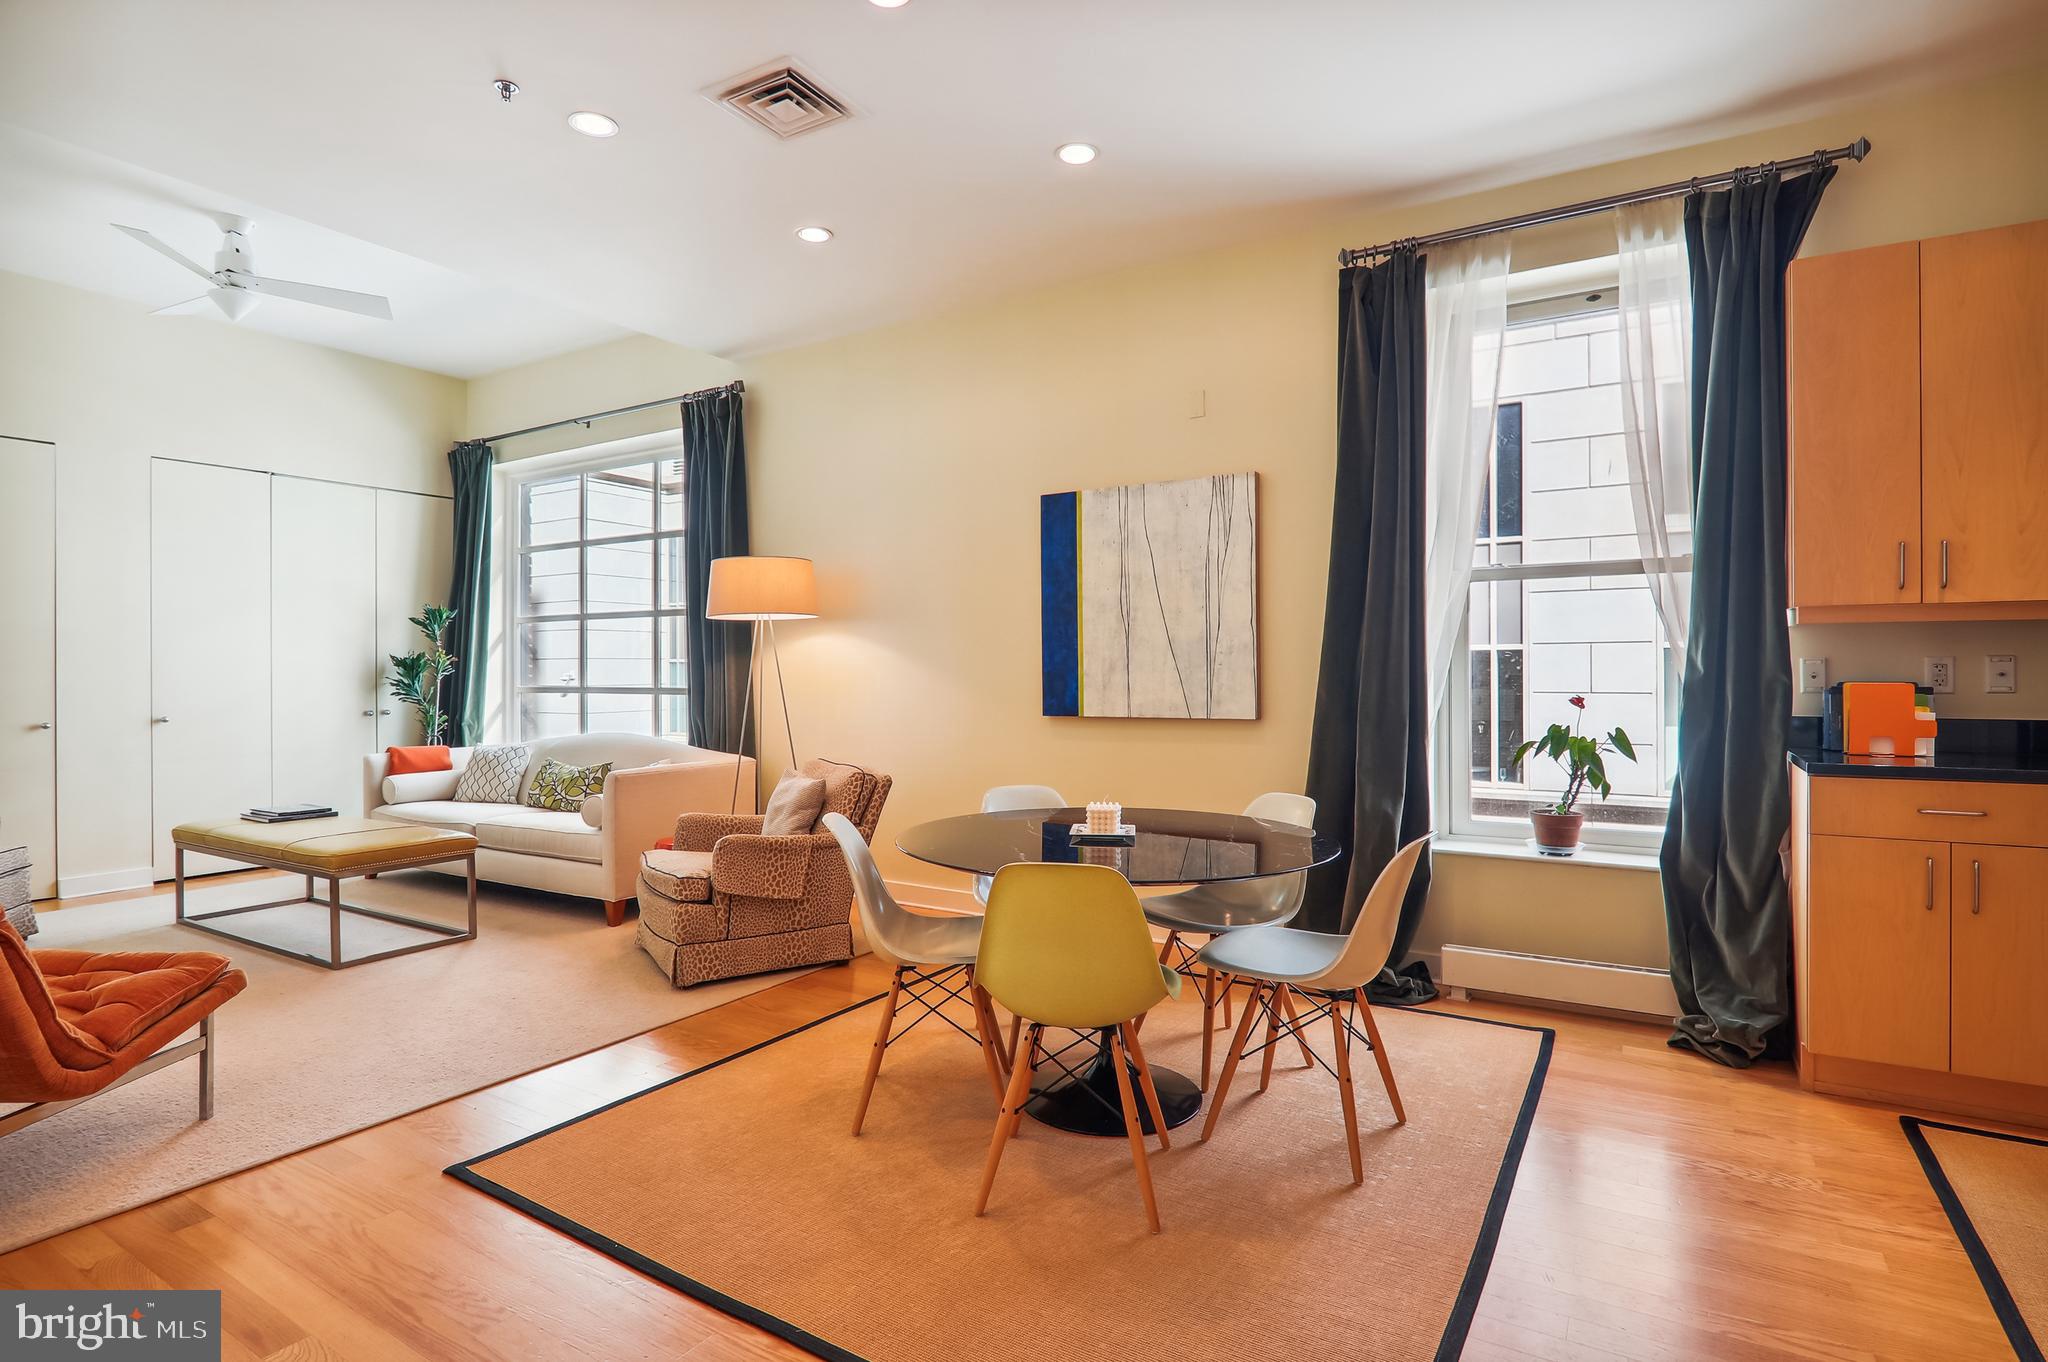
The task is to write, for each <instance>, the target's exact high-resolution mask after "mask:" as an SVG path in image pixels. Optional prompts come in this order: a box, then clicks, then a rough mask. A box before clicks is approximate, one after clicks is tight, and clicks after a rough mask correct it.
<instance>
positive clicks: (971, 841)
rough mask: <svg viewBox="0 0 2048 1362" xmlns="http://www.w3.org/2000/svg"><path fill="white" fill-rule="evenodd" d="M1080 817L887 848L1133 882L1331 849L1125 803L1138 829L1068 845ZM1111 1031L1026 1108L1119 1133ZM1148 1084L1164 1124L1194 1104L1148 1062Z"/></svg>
mask: <svg viewBox="0 0 2048 1362" xmlns="http://www.w3.org/2000/svg"><path fill="white" fill-rule="evenodd" d="M1087 821H1088V811H1087V810H1086V809H1080V808H1067V809H1016V810H1010V811H1007V812H1003V813H971V814H963V815H961V816H959V817H957V818H940V819H936V820H934V821H932V822H929V823H919V824H918V825H917V826H916V827H913V828H907V829H905V830H904V831H903V833H902V834H901V835H899V836H898V837H897V838H896V847H897V850H899V851H901V852H902V853H903V854H904V855H906V856H911V857H914V858H916V859H917V860H920V861H926V862H929V863H930V864H932V865H939V866H945V867H946V868H947V869H949V870H964V871H968V872H969V873H971V874H976V875H993V874H995V873H996V872H997V871H999V870H1001V869H1002V868H1003V867H1004V866H1006V865H1014V864H1016V863H1017V862H1019V861H1039V862H1050V863H1064V864H1070V865H1106V866H1109V867H1110V868H1111V869H1113V870H1116V871H1118V872H1119V873H1121V874H1122V875H1123V877H1124V878H1125V879H1127V880H1129V881H1130V882H1131V883H1132V884H1133V885H1155V886H1156V885H1183V884H1217V883H1221V882H1224V881H1229V880H1254V879H1260V878H1262V877H1264V876H1267V875H1292V874H1296V873H1299V872H1300V871H1303V870H1307V869H1310V868H1311V867H1313V866H1319V865H1322V864H1323V863H1324V862H1326V861H1333V860H1335V859H1336V858H1337V854H1338V847H1337V843H1336V842H1335V841H1334V840H1333V839H1331V838H1328V837H1323V836H1320V835H1318V834H1317V833H1315V832H1312V831H1310V830H1309V829H1307V828H1302V827H1295V826H1294V825H1293V824H1290V823H1275V822H1272V821H1270V820H1268V819H1264V818H1248V817H1246V816H1244V815H1243V814H1234V813H1204V812H1201V811H1199V810H1195V809H1135V808H1127V809H1125V810H1124V822H1126V823H1128V824H1130V825H1132V826H1134V827H1135V828H1136V829H1137V841H1136V842H1135V843H1134V844H1133V845H1131V846H1089V845H1077V844H1075V843H1074V842H1073V841H1071V840H1070V839H1069V835H1068V834H1069V830H1070V829H1072V828H1073V827H1074V825H1075V824H1077V823H1086V822H1087ZM1112 1034H1113V1033H1112V1032H1111V1031H1103V1032H1101V1033H1100V1034H1099V1036H1098V1037H1097V1044H1096V1052H1095V1058H1094V1059H1093V1061H1092V1062H1090V1064H1089V1065H1088V1067H1087V1068H1086V1069H1084V1070H1082V1071H1081V1072H1080V1073H1079V1074H1078V1075H1077V1076H1074V1077H1068V1076H1067V1075H1065V1074H1062V1075H1060V1076H1059V1077H1057V1078H1054V1079H1049V1080H1047V1081H1046V1082H1044V1083H1041V1084H1039V1085H1038V1086H1037V1087H1035V1088H1034V1089H1033V1090H1032V1094H1031V1100H1030V1102H1029V1103H1028V1104H1027V1105H1026V1107H1025V1111H1026V1112H1028V1113H1029V1114H1030V1115H1031V1116H1033V1117H1034V1118H1036V1119H1037V1120H1040V1121H1043V1122H1044V1123H1045V1124H1047V1125H1050V1126H1057V1127H1058V1128H1059V1129H1061V1130H1070V1131H1074V1132H1076V1133H1078V1134H1083V1135H1122V1134H1123V1133H1124V1124H1123V1115H1122V1106H1121V1103H1120V1100H1119V1098H1118V1095H1117V1082H1116V1068H1115V1064H1116V1060H1115V1058H1114V1055H1113V1053H1112V1051H1111V1049H1110V1036H1111V1035H1112ZM1134 1081H1135V1080H1134ZM1152 1082H1153V1085H1154V1087H1156V1088H1157V1089H1158V1092H1159V1105H1160V1109H1161V1111H1162V1112H1163V1113H1164V1115H1165V1117H1166V1124H1167V1125H1168V1126H1169V1127H1172V1126H1177V1125H1180V1124H1182V1123H1183V1122H1186V1121H1189V1120H1191V1119H1193V1117H1194V1115H1195V1113H1196V1112H1197V1111H1199V1110H1201V1106H1202V1092H1201V1089H1200V1088H1199V1087H1197V1086H1196V1085H1195V1082H1194V1080H1192V1079H1190V1078H1189V1077H1188V1076H1187V1075H1185V1074H1182V1073H1179V1072H1177V1071H1175V1070H1173V1069H1168V1068H1165V1067H1163V1066H1161V1065H1158V1064H1154V1065H1153V1066H1152ZM1139 1121H1140V1122H1141V1123H1142V1124H1143V1126H1144V1128H1145V1130H1146V1131H1147V1132H1148V1133H1150V1132H1151V1131H1152V1118H1151V1113H1150V1112H1148V1111H1145V1110H1144V1109H1143V1107H1142V1105H1141V1107H1140V1111H1139Z"/></svg>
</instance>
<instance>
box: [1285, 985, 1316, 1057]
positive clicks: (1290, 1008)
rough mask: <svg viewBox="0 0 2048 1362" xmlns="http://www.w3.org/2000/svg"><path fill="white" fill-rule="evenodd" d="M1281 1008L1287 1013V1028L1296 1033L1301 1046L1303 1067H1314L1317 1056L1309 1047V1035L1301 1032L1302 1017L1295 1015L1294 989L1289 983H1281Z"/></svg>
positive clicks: (1295, 1041) (1296, 1041)
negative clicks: (1289, 986) (1288, 985)
mask: <svg viewBox="0 0 2048 1362" xmlns="http://www.w3.org/2000/svg"><path fill="white" fill-rule="evenodd" d="M1280 1010H1281V1011H1283V1012H1285V1013H1286V1014H1287V1029H1288V1030H1289V1031H1291V1032H1292V1033H1293V1034H1294V1043H1295V1044H1296V1045H1299V1046H1300V1047H1301V1067H1302V1068H1304V1069H1313V1068H1315V1066H1316V1057H1315V1055H1314V1054H1313V1053H1312V1052H1311V1051H1310V1050H1309V1048H1308V1037H1306V1036H1304V1035H1302V1034H1301V1019H1300V1018H1299V1017H1298V1016H1296V1015H1295V1011H1294V998H1293V991H1292V990H1291V989H1289V988H1288V987H1287V985H1285V984H1282V985H1280Z"/></svg>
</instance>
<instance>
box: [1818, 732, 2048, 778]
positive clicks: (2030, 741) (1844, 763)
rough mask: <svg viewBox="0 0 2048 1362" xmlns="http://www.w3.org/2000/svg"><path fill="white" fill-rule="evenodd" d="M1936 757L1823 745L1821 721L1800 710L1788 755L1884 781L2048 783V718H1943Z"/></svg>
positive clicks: (1824, 771)
mask: <svg viewBox="0 0 2048 1362" xmlns="http://www.w3.org/2000/svg"><path fill="white" fill-rule="evenodd" d="M1940 722H1941V730H1940V732H1939V733H1938V734H1937V735H1936V736H1935V740H1934V755H1933V756H1931V757H1852V756H1849V755H1848V754H1846V753H1843V752H1830V751H1827V750H1825V749H1823V748H1822V747H1821V745H1820V720H1819V719H1818V718H1817V717H1815V716H1813V715H1794V716H1793V719H1792V744H1791V746H1790V747H1789V748H1788V749H1787V752H1786V755H1787V756H1789V757H1791V759H1792V762H1793V764H1794V765H1796V766H1798V767H1799V768H1800V769H1801V770H1803V771H1805V772H1806V773H1807V774H1809V775H1815V776H1868V777H1874V778H1877V779H1880V780H1995V781H2003V782H2005V783H2007V784H2013V785H2048V722H2044V721H2042V720H2039V719H1943V720H1941V721H1940Z"/></svg>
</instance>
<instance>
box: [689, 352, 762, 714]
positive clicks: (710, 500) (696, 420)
mask: <svg viewBox="0 0 2048 1362" xmlns="http://www.w3.org/2000/svg"><path fill="white" fill-rule="evenodd" d="M683 502H684V507H685V510H684V513H683V514H684V523H685V525H686V530H685V533H684V535H683V590H684V593H685V594H684V597H683V599H684V600H685V601H686V602H688V605H689V614H687V615H685V616H684V617H683V621H684V631H685V633H686V634H687V636H688V648H689V657H688V661H687V663H686V666H687V668H688V672H689V681H690V742H691V743H692V744H693V745H694V746H697V747H709V748H714V749H716V750H717V751H720V752H740V751H744V750H746V748H745V746H744V744H745V741H746V733H745V732H744V730H743V723H744V719H743V713H744V706H745V701H746V695H747V683H748V680H749V678H748V676H747V664H748V659H749V656H750V651H749V650H750V646H751V644H752V641H753V639H752V635H751V633H750V632H749V630H750V628H751V626H749V625H746V624H742V623H738V622H734V621H729V620H707V619H705V618H704V600H705V597H706V595H707V594H708V593H709V591H710V590H711V561H712V559H714V558H733V557H739V556H742V555H744V554H745V553H746V552H747V439H746V433H745V431H744V429H743V428H742V421H741V413H740V394H738V393H736V392H721V393H717V394H715V395H713V396H710V397H700V398H697V399H695V400H694V401H690V402H685V403H683Z"/></svg>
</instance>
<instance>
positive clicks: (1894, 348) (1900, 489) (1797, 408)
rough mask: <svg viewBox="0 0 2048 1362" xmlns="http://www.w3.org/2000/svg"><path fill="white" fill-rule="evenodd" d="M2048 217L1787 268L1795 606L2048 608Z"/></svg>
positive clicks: (1905, 613)
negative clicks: (2046, 319)
mask: <svg viewBox="0 0 2048 1362" xmlns="http://www.w3.org/2000/svg"><path fill="white" fill-rule="evenodd" d="M2044 317H2048V221H2044V222H2033V223H2024V224H2021V225H2018V226H2014V227H1998V228H1993V229H1990V230H1987V231H1981V232H1965V233H1963V234H1961V235H1958V236H1948V237H1935V238H1930V239H1928V240H1925V241H1917V242H1912V241H1909V242H1901V243H1899V244H1897V245H1891V246H1877V247H1872V248H1870V249H1868V250H1860V251H1846V252H1842V253H1840V254H1835V255H1823V256H1810V257H1807V258H1805V259H1801V260H1796V261H1794V262H1793V263H1792V265H1791V267H1790V269H1789V270H1788V271H1787V272H1786V314H1785V325H1786V384H1787V395H1788V416H1787V435H1788V438H1789V446H1790V449H1789V456H1788V458H1789V466H1788V468H1787V481H1786V487H1787V491H1786V499H1787V507H1786V515H1787V521H1786V536H1787V564H1786V569H1787V575H1788V581H1787V586H1788V593H1787V594H1788V603H1789V604H1790V605H1791V606H1792V607H1793V608H1794V609H1795V610H1797V611H1798V612H1799V613H1798V619H1799V621H1800V622H1802V623H1827V622H1830V621H1851V620H1885V619H1892V620H1928V619H1979V620H1982V619H2037V618H2048V533H2044V532H2043V530H2042V528H2041V527H2042V526H2043V525H2044V524H2048V325H2044V324H2043V321H2042V319H2043V318H2044Z"/></svg>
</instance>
